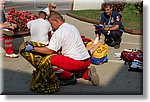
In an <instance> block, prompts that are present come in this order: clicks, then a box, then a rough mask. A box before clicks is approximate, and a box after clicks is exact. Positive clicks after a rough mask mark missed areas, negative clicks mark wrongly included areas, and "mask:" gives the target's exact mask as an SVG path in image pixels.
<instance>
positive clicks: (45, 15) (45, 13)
mask: <svg viewBox="0 0 150 102" xmlns="http://www.w3.org/2000/svg"><path fill="white" fill-rule="evenodd" d="M41 13H42V14H44V15H45V16H47V14H46V12H44V11H40V12H39V15H40V14H41Z"/></svg>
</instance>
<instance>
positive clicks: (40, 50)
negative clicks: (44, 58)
mask: <svg viewBox="0 0 150 102" xmlns="http://www.w3.org/2000/svg"><path fill="white" fill-rule="evenodd" d="M22 51H23V52H24V51H25V52H38V53H41V54H53V53H55V51H53V50H51V49H49V48H47V47H34V46H33V45H32V44H30V43H28V44H27V45H26V47H25V48H24V49H23V50H22Z"/></svg>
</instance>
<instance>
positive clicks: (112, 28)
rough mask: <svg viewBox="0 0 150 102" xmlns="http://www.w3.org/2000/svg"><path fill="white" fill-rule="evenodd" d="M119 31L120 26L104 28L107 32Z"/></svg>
mask: <svg viewBox="0 0 150 102" xmlns="http://www.w3.org/2000/svg"><path fill="white" fill-rule="evenodd" d="M118 29H119V25H115V26H114V27H111V28H108V27H107V28H104V30H105V31H111V30H118Z"/></svg>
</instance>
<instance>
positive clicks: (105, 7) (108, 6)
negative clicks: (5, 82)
mask: <svg viewBox="0 0 150 102" xmlns="http://www.w3.org/2000/svg"><path fill="white" fill-rule="evenodd" d="M103 10H104V12H105V14H106V15H108V16H110V15H111V13H112V10H113V8H112V5H111V4H110V3H105V4H104V5H103Z"/></svg>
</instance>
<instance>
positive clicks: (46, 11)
mask: <svg viewBox="0 0 150 102" xmlns="http://www.w3.org/2000/svg"><path fill="white" fill-rule="evenodd" d="M42 11H44V12H45V13H46V14H47V15H49V14H50V11H49V8H48V7H47V8H45V9H44V10H42Z"/></svg>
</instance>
